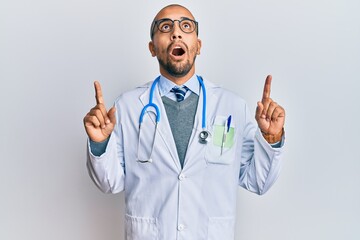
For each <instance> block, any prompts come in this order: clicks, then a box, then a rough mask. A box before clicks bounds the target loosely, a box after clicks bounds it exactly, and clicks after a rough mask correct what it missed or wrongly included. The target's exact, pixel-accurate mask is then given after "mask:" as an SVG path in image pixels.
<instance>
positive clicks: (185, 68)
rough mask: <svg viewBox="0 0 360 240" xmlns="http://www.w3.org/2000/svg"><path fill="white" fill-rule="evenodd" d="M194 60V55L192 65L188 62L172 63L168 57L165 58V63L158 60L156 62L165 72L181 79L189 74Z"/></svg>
mask: <svg viewBox="0 0 360 240" xmlns="http://www.w3.org/2000/svg"><path fill="white" fill-rule="evenodd" d="M195 59H196V55H195V56H194V59H193V61H192V63H191V62H190V60H187V61H186V62H185V63H176V62H172V61H171V59H170V58H169V57H167V58H166V60H165V61H164V60H162V59H160V58H158V61H159V64H160V66H161V67H162V68H163V69H165V71H166V72H168V73H169V74H170V75H171V76H173V77H183V76H185V75H186V74H188V73H189V72H190V70H191V68H192V67H193V65H194V62H195Z"/></svg>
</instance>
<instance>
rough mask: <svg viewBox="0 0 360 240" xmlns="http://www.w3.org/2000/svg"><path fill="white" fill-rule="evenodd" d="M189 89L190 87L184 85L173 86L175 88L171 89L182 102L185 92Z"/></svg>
mask: <svg viewBox="0 0 360 240" xmlns="http://www.w3.org/2000/svg"><path fill="white" fill-rule="evenodd" d="M187 90H189V88H188V87H186V86H183V87H173V88H172V89H171V90H170V92H173V93H175V96H176V100H177V101H178V102H181V101H183V100H184V98H185V94H186V92H187Z"/></svg>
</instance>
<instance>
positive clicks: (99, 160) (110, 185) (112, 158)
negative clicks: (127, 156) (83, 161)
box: [87, 123, 125, 193]
mask: <svg viewBox="0 0 360 240" xmlns="http://www.w3.org/2000/svg"><path fill="white" fill-rule="evenodd" d="M87 168H88V171H89V175H90V177H91V179H92V180H93V181H94V183H95V184H96V186H97V187H98V188H99V189H100V190H101V191H102V192H104V193H118V192H121V191H123V190H124V179H125V170H124V169H125V161H124V152H123V138H122V134H121V125H119V124H118V123H117V124H116V125H115V128H114V131H113V132H112V133H111V135H110V139H109V142H108V144H107V147H106V150H105V152H104V153H103V154H101V155H100V156H95V155H93V154H92V152H91V149H90V143H89V140H88V143H87Z"/></svg>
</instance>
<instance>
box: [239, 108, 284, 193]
mask: <svg viewBox="0 0 360 240" xmlns="http://www.w3.org/2000/svg"><path fill="white" fill-rule="evenodd" d="M242 138H243V139H242V141H240V142H241V144H242V147H239V148H238V149H241V153H238V154H240V155H241V163H240V176H239V185H240V186H242V187H244V188H245V189H247V190H249V191H251V192H254V193H256V194H259V195H262V194H264V193H266V192H267V191H268V190H269V189H270V187H271V186H272V185H273V184H274V183H275V181H276V179H277V178H278V176H279V173H280V169H281V156H282V153H283V145H284V142H285V137H284V136H283V138H282V140H281V145H280V147H277V148H274V147H272V146H271V145H270V144H269V143H268V142H267V141H266V140H265V139H264V137H263V136H262V134H261V131H260V129H259V128H258V127H257V125H256V124H255V123H254V120H253V118H252V117H251V115H250V112H249V109H248V107H247V106H246V107H245V125H244V129H243V134H242Z"/></svg>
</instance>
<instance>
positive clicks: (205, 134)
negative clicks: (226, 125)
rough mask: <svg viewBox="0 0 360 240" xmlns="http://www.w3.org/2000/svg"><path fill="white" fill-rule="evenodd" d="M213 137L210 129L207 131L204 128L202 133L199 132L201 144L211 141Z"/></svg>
mask: <svg viewBox="0 0 360 240" xmlns="http://www.w3.org/2000/svg"><path fill="white" fill-rule="evenodd" d="M210 139H211V134H210V132H209V131H206V130H202V131H201V132H200V133H199V142H200V143H201V144H206V143H208V142H209V141H210Z"/></svg>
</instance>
